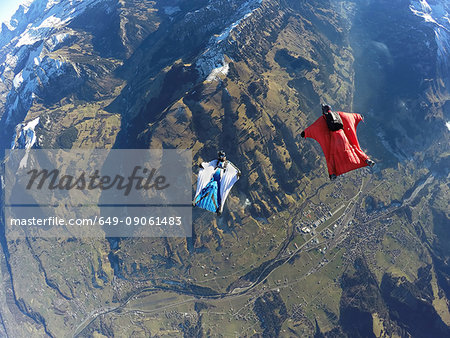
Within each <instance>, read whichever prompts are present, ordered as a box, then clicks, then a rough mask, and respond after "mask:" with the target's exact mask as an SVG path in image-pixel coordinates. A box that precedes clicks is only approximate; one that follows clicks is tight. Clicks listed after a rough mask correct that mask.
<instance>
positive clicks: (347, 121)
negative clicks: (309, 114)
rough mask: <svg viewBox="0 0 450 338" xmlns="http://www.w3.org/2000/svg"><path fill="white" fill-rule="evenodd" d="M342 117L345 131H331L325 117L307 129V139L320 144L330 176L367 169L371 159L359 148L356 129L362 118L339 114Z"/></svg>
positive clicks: (357, 115) (354, 115) (349, 114)
mask: <svg viewBox="0 0 450 338" xmlns="http://www.w3.org/2000/svg"><path fill="white" fill-rule="evenodd" d="M338 113H339V115H340V116H341V119H342V123H343V125H344V128H343V129H339V130H337V131H331V130H329V129H328V126H327V122H326V121H325V118H324V117H323V116H321V117H319V118H318V119H317V120H316V122H314V123H313V124H312V125H310V126H309V127H308V128H306V129H305V137H310V138H312V139H314V140H316V141H317V142H319V144H320V146H321V147H322V150H323V153H324V154H325V159H326V160H327V166H328V174H330V175H332V174H334V175H336V176H338V175H342V174H343V173H346V172H348V171H350V170H355V169H358V168H361V167H366V166H367V165H368V164H367V163H366V160H367V159H368V158H369V157H368V156H367V155H366V154H365V153H364V152H363V151H362V150H361V147H360V146H359V143H358V139H357V138H356V127H357V125H358V123H359V122H360V121H362V117H361V115H359V114H352V113H344V112H338Z"/></svg>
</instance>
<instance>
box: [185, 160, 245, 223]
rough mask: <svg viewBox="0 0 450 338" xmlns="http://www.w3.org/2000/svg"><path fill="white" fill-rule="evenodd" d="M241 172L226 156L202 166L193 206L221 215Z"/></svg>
mask: <svg viewBox="0 0 450 338" xmlns="http://www.w3.org/2000/svg"><path fill="white" fill-rule="evenodd" d="M240 175H241V172H240V170H239V169H238V168H236V166H235V165H234V164H233V163H231V162H230V161H228V160H226V159H225V156H223V157H220V156H219V159H216V160H212V161H211V162H203V163H202V164H200V171H199V173H198V180H197V191H196V193H195V198H194V202H193V205H194V206H197V207H199V208H202V209H206V210H208V211H211V212H215V213H217V214H218V215H220V214H221V213H222V211H223V205H224V204H225V200H226V199H227V197H228V194H229V193H230V190H231V188H232V187H233V185H234V183H236V182H237V180H238V179H239V176H240Z"/></svg>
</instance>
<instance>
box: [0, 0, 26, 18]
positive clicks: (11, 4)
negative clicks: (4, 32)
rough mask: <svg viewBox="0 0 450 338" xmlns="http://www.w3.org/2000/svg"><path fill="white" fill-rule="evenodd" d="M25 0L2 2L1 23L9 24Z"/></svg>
mask: <svg viewBox="0 0 450 338" xmlns="http://www.w3.org/2000/svg"><path fill="white" fill-rule="evenodd" d="M22 2H23V0H0V22H7V21H9V18H11V16H12V15H13V14H14V13H15V11H16V10H17V8H19V5H20V3H22Z"/></svg>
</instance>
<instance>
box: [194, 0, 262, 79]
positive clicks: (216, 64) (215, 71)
mask: <svg viewBox="0 0 450 338" xmlns="http://www.w3.org/2000/svg"><path fill="white" fill-rule="evenodd" d="M261 2H262V0H249V1H247V2H245V3H244V4H243V5H242V6H241V7H240V8H239V9H238V10H237V12H236V13H237V14H236V15H235V17H236V19H235V20H234V21H233V22H232V23H231V24H230V25H229V26H228V27H226V28H225V29H224V30H223V31H222V32H221V33H220V34H219V35H216V36H213V37H212V38H211V39H210V41H209V47H208V48H207V49H206V51H205V52H204V53H203V54H202V55H201V56H200V58H199V59H198V60H197V62H196V67H197V69H198V70H199V71H200V73H201V74H202V75H203V76H204V77H206V81H214V80H216V79H218V75H220V74H224V75H226V74H227V73H228V69H229V66H228V64H226V63H225V60H224V51H223V49H224V47H223V46H224V45H225V43H224V41H225V40H227V39H228V37H229V36H230V34H231V32H232V31H233V30H234V29H235V28H236V27H237V26H239V24H240V23H241V22H242V21H244V20H245V19H247V18H248V17H250V16H251V15H252V14H253V13H254V11H255V10H256V9H257V8H258V7H259V5H260V4H261Z"/></svg>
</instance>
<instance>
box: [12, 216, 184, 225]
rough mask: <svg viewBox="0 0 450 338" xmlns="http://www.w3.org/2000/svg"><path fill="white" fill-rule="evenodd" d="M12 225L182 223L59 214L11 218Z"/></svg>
mask: <svg viewBox="0 0 450 338" xmlns="http://www.w3.org/2000/svg"><path fill="white" fill-rule="evenodd" d="M8 223H9V225H10V226H65V225H71V226H73V225H75V226H76V225H79V226H90V225H91V226H96V225H99V226H103V225H108V226H114V225H128V226H166V225H169V226H173V225H182V217H181V216H162V217H161V216H149V217H145V216H141V217H137V216H135V217H131V216H128V217H117V216H107V217H102V216H94V217H91V218H69V219H65V218H62V217H58V216H50V217H45V218H39V217H31V218H10V220H9V222H8Z"/></svg>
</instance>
